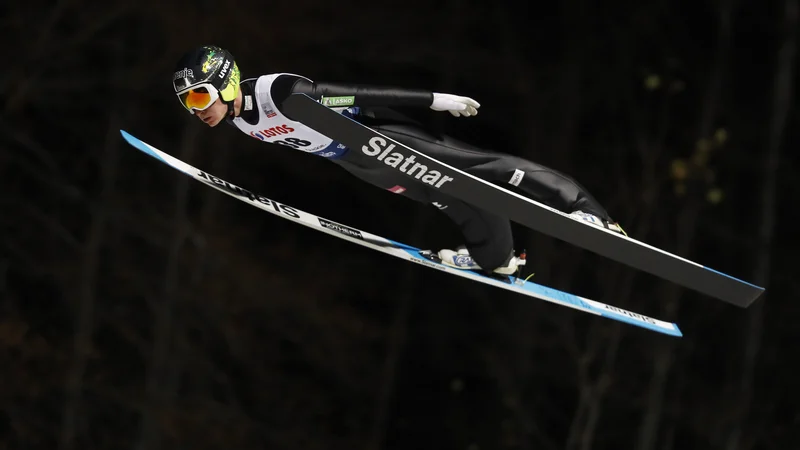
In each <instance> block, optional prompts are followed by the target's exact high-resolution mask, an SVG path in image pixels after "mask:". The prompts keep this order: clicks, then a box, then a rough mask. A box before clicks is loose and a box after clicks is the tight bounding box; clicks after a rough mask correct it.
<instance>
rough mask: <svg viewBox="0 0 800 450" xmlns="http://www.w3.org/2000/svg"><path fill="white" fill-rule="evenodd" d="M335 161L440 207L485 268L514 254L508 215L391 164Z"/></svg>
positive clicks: (374, 182) (498, 264) (383, 185)
mask: <svg viewBox="0 0 800 450" xmlns="http://www.w3.org/2000/svg"><path fill="white" fill-rule="evenodd" d="M334 162H335V163H336V164H337V165H339V166H340V167H342V168H343V169H345V170H347V171H348V172H350V173H351V174H353V175H355V176H356V177H358V178H359V179H361V180H363V181H366V182H368V183H370V184H372V185H374V186H376V187H379V188H381V189H386V190H388V191H390V192H394V193H396V194H400V195H402V196H404V197H408V198H410V199H412V200H416V201H418V202H421V203H425V204H429V205H433V206H435V207H436V208H438V209H439V211H441V212H442V213H443V214H445V215H446V216H447V217H449V218H450V219H451V220H452V221H453V222H454V223H455V224H456V225H457V226H458V228H459V230H460V231H461V234H462V236H463V238H464V245H465V247H466V248H467V249H468V250H469V253H470V256H472V259H473V260H474V261H475V262H476V263H477V264H478V265H479V266H480V267H481V268H482V269H485V270H487V271H492V270H494V269H495V268H497V267H501V266H503V265H504V264H506V263H508V262H509V259H510V257H511V256H512V254H513V237H512V234H511V224H510V222H509V221H508V219H505V218H502V217H499V216H496V215H494V214H490V213H488V212H486V211H484V210H482V209H480V208H476V207H475V206H473V205H470V204H468V203H466V202H463V201H461V200H458V199H456V198H453V197H451V196H448V195H446V194H443V193H441V192H439V191H437V190H436V189H433V188H431V187H430V186H428V185H425V184H423V183H420V182H418V181H416V180H411V179H409V178H407V177H406V176H404V175H403V174H401V173H398V172H397V171H396V170H394V169H392V168H390V167H384V168H380V169H377V170H376V169H371V168H364V167H361V166H358V165H355V164H353V163H352V162H351V161H348V159H347V158H346V157H345V158H343V159H340V160H337V161H334Z"/></svg>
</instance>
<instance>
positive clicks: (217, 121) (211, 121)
mask: <svg viewBox="0 0 800 450" xmlns="http://www.w3.org/2000/svg"><path fill="white" fill-rule="evenodd" d="M220 122H222V119H205V120H203V123H204V124H206V125H208V126H209V127H211V128H214V127H215V126H217V125H219V124H220Z"/></svg>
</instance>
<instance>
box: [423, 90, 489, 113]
mask: <svg viewBox="0 0 800 450" xmlns="http://www.w3.org/2000/svg"><path fill="white" fill-rule="evenodd" d="M480 106H481V105H480V103H478V102H476V101H475V100H473V99H471V98H469V97H461V96H458V95H451V94H439V93H434V94H433V103H431V109H432V110H434V111H448V112H449V113H450V114H452V115H453V116H455V117H459V116H466V117H469V116H474V115H476V114H478V108H480Z"/></svg>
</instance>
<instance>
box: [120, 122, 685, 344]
mask: <svg viewBox="0 0 800 450" xmlns="http://www.w3.org/2000/svg"><path fill="white" fill-rule="evenodd" d="M120 132H121V134H122V136H123V138H124V139H125V140H126V141H127V142H128V143H129V144H130V145H131V146H133V147H134V148H136V149H138V150H140V151H142V152H144V153H146V154H147V155H149V156H151V157H153V158H155V159H157V160H158V161H161V162H162V163H164V164H166V165H168V166H170V167H172V168H173V169H176V170H178V171H180V172H183V173H184V174H186V175H188V176H190V177H192V178H194V179H195V180H197V181H199V182H201V183H203V184H205V185H207V186H210V187H212V188H214V189H216V190H218V191H221V192H224V193H226V194H228V195H230V196H232V197H234V198H237V199H239V200H241V201H243V202H245V203H247V204H249V205H251V206H255V207H256V208H259V209H261V210H263V211H266V212H268V213H271V214H273V215H276V216H278V217H280V218H283V219H287V220H291V221H293V222H295V223H298V224H301V225H305V226H307V227H309V228H313V229H315V230H317V231H321V232H323V233H326V234H329V235H331V236H335V237H338V238H340V239H344V240H346V241H349V242H352V243H355V244H358V245H361V246H364V247H367V248H371V249H373V250H377V251H379V252H382V253H385V254H388V255H391V256H394V257H397V258H400V259H404V260H406V261H410V262H413V263H416V264H419V265H422V266H425V267H428V268H432V269H435V270H438V271H441V272H445V273H448V274H451V275H456V276H460V277H463V278H467V279H470V280H473V281H477V282H479V283H483V284H486V285H489V286H494V287H498V288H501V289H506V290H509V291H513V292H515V293H518V294H522V295H525V296H528V297H532V298H537V299H540V300H544V301H547V302H551V303H555V304H558V305H562V306H566V307H569V308H573V309H577V310H579V311H583V312H586V313H589V314H593V315H595V316H602V317H606V318H609V319H613V320H617V321H619V322H623V323H626V324H630V325H635V326H638V327H641V328H645V329H648V330H652V331H655V332H658V333H662V334H666V335H670V336H682V333H681V331H680V329H679V328H678V326H677V325H676V324H674V323H670V322H666V321H663V320H658V319H654V318H651V317H647V316H645V315H642V314H638V313H635V312H631V311H627V310H624V309H622V308H617V307H615V306H612V305H607V304H604V303H601V302H598V301H594V300H589V299H587V298H583V297H580V296H577V295H573V294H569V293H566V292H562V291H559V290H556V289H552V288H549V287H546V286H543V285H539V284H536V283H532V282H530V281H524V280H521V279H518V278H516V277H510V276H507V277H497V278H495V277H491V276H487V275H483V274H481V273H479V272H475V271H467V270H462V269H455V268H452V267H450V266H446V265H444V264H442V263H440V262H437V261H435V260H433V259H431V258H429V257H427V256H426V253H425V252H424V251H423V250H420V249H418V248H415V247H413V246H410V245H407V244H403V243H400V242H396V241H393V240H390V239H386V238H384V237H381V236H378V235H375V234H372V233H369V232H366V231H363V230H359V229H356V228H353V227H350V226H347V225H344V224H341V223H338V222H335V221H332V220H328V219H325V218H323V217H319V216H316V215H314V214H310V213H307V212H304V211H301V210H299V209H297V208H294V207H292V206H289V205H285V204H283V203H280V202H278V201H276V200H272V199H270V198H268V197H265V196H263V195H260V194H257V193H255V192H253V191H250V190H247V189H244V188H242V187H240V186H237V185H235V184H233V183H230V182H228V181H226V180H223V179H222V178H219V177H217V176H214V175H212V174H210V173H208V172H206V171H203V170H200V169H198V168H196V167H193V166H191V165H189V164H187V163H185V162H183V161H181V160H179V159H177V158H175V157H173V156H171V155H169V154H167V153H164V152H162V151H161V150H159V149H157V148H155V147H153V146H152V145H150V144H147V143H145V142H143V141H141V140H139V139H138V138H136V137H134V136H132V135H131V134H130V133H128V132H126V131H124V130H120Z"/></svg>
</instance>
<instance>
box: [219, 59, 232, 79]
mask: <svg viewBox="0 0 800 450" xmlns="http://www.w3.org/2000/svg"><path fill="white" fill-rule="evenodd" d="M230 66H231V60H229V59H226V60H225V64H223V66H222V70H220V71H219V77H220V78H225V74H226V73H228V68H229V67H230Z"/></svg>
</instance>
